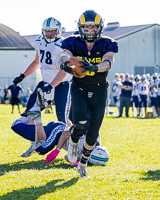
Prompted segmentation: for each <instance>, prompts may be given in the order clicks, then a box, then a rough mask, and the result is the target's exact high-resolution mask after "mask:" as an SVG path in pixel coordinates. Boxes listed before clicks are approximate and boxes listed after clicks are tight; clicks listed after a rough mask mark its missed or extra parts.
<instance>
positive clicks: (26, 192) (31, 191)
mask: <svg viewBox="0 0 160 200" xmlns="http://www.w3.org/2000/svg"><path fill="white" fill-rule="evenodd" d="M78 179H79V178H72V179H71V180H69V181H65V180H64V179H57V180H53V181H51V182H49V183H47V184H46V185H43V186H39V187H33V186H32V187H31V188H25V189H20V190H14V191H13V192H9V193H7V194H5V195H2V196H0V200H4V199H6V200H9V199H24V200H26V199H27V200H30V199H31V200H36V199H38V198H39V197H40V196H42V195H45V194H48V193H54V192H55V191H56V190H57V189H58V190H60V189H64V188H69V187H70V186H72V185H74V184H75V183H76V182H77V181H78ZM64 181H65V182H64ZM57 183H58V185H55V184H57ZM53 195H54V194H53ZM53 199H54V196H53Z"/></svg>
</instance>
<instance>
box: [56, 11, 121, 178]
mask: <svg viewBox="0 0 160 200" xmlns="http://www.w3.org/2000/svg"><path fill="white" fill-rule="evenodd" d="M103 26H104V25H103V20H102V18H101V16H100V15H99V14H98V13H96V12H95V11H93V10H87V11H85V12H84V13H83V14H82V15H81V16H80V19H79V21H78V29H79V35H72V36H70V37H68V38H66V39H65V40H64V41H63V43H62V48H63V49H64V52H63V53H62V54H61V56H60V59H59V62H58V66H59V69H60V70H64V71H66V72H68V73H71V69H70V67H68V66H67V64H66V63H67V62H66V61H68V59H69V58H70V57H72V56H76V57H79V58H83V60H86V61H85V62H84V63H85V64H84V65H83V67H84V68H85V70H86V71H87V75H86V76H85V77H83V78H76V77H73V81H72V86H71V96H72V100H71V101H72V117H73V124H74V125H73V126H72V127H71V128H70V132H71V137H70V139H69V148H68V158H69V160H70V162H72V163H74V162H76V160H77V148H78V141H79V138H80V137H81V136H82V135H84V134H86V141H85V142H84V146H83V154H82V158H81V160H80V162H79V164H78V167H77V171H78V173H79V174H80V177H81V178H83V177H88V173H87V170H86V167H87V162H88V159H89V157H90V154H91V152H92V150H93V148H94V146H95V143H96V141H97V137H98V133H99V129H100V126H101V124H102V120H103V117H104V113H105V105H106V96H107V83H106V77H107V74H108V71H109V70H110V68H111V66H112V65H113V63H114V54H115V53H117V52H118V44H117V42H116V41H114V40H113V39H112V38H110V37H106V36H102V30H103Z"/></svg>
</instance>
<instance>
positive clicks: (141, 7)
mask: <svg viewBox="0 0 160 200" xmlns="http://www.w3.org/2000/svg"><path fill="white" fill-rule="evenodd" d="M89 9H92V10H95V11H97V12H98V13H99V14H100V15H101V16H102V18H103V19H105V26H106V25H107V23H109V22H119V23H120V26H133V25H142V24H152V23H158V24H160V0H134V1H132V0H110V1H108V0H80V1H78V0H59V1H58V0H0V23H1V24H4V25H6V26H8V27H10V28H12V29H13V30H15V31H16V32H19V33H20V35H34V34H40V33H41V28H42V23H43V21H44V20H45V19H46V18H48V17H54V18H56V19H58V20H59V21H60V22H61V23H62V26H63V27H65V28H66V31H74V30H75V29H76V28H77V24H76V22H75V21H78V19H79V17H80V15H81V14H82V13H83V12H84V11H86V10H89Z"/></svg>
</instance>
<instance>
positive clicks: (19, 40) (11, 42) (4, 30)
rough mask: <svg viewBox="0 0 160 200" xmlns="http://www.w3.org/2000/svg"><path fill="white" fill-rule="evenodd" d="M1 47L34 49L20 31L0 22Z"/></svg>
mask: <svg viewBox="0 0 160 200" xmlns="http://www.w3.org/2000/svg"><path fill="white" fill-rule="evenodd" d="M0 49H15V50H20V49H21V50H33V47H32V46H31V45H30V43H28V42H27V41H26V40H25V39H24V38H23V37H22V36H20V35H19V33H17V32H15V31H14V30H12V29H11V28H9V27H7V26H5V25H3V24H0Z"/></svg>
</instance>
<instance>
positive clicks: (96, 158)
mask: <svg viewBox="0 0 160 200" xmlns="http://www.w3.org/2000/svg"><path fill="white" fill-rule="evenodd" d="M91 158H93V159H95V160H101V161H108V160H109V158H99V157H96V156H93V155H91Z"/></svg>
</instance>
